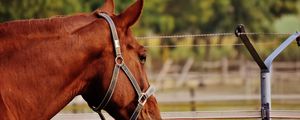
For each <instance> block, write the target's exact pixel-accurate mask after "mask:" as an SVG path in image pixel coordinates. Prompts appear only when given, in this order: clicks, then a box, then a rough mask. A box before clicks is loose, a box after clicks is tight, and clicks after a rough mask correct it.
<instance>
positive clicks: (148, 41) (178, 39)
mask: <svg viewBox="0 0 300 120" xmlns="http://www.w3.org/2000/svg"><path fill="white" fill-rule="evenodd" d="M240 34H246V35H249V36H262V37H263V36H268V37H277V36H278V37H282V36H288V35H292V33H240ZM216 37H232V39H234V38H236V39H235V40H232V41H235V42H234V43H223V42H221V43H210V44H206V43H199V42H198V43H197V44H194V43H189V44H187V42H183V43H182V41H194V40H195V39H193V40H191V39H189V40H188V39H183V38H206V39H205V41H207V40H210V41H211V40H213V39H217V38H216ZM136 39H137V40H140V41H144V42H146V44H145V47H147V48H175V47H206V46H211V47H221V46H243V45H244V44H242V43H240V42H236V40H237V39H238V38H237V37H236V35H235V33H213V34H182V35H161V36H144V37H136ZM171 39H175V40H176V42H174V44H171V45H170V44H157V42H156V44H153V43H155V42H153V41H158V42H161V41H165V40H171ZM217 41H220V40H217ZM222 41H223V40H222ZM180 42H181V43H180ZM275 43H276V42H274V41H271V42H270V41H268V42H259V43H253V44H254V45H256V46H263V45H273V44H275Z"/></svg>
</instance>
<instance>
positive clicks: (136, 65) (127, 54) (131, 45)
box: [82, 0, 161, 119]
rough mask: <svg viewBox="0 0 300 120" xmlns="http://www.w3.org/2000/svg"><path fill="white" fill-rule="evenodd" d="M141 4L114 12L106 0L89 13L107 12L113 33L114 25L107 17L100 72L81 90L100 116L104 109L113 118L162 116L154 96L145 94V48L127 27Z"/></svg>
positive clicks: (132, 21)
mask: <svg viewBox="0 0 300 120" xmlns="http://www.w3.org/2000/svg"><path fill="white" fill-rule="evenodd" d="M142 8H143V0H137V1H136V2H135V3H134V4H132V5H131V6H130V7H129V8H127V9H126V10H125V11H124V12H122V13H121V14H119V15H115V14H114V3H113V0H105V3H104V5H103V6H102V7H101V8H99V9H97V10H95V11H94V12H93V13H92V14H93V15H95V16H96V17H98V18H99V19H100V20H102V21H103V20H104V18H103V16H101V14H103V13H106V15H107V17H108V18H107V19H111V20H112V22H113V23H114V24H115V28H116V29H115V31H116V33H113V31H114V29H113V30H111V31H112V32H110V30H109V28H110V27H112V26H111V25H108V22H107V21H106V28H107V29H108V30H106V31H109V32H107V33H106V35H107V36H108V37H105V39H103V43H106V44H105V45H104V46H105V48H104V49H103V50H102V52H101V55H100V56H101V57H99V62H100V63H101V66H98V67H99V70H98V72H99V74H97V75H96V76H95V77H93V78H92V80H91V81H92V82H91V83H89V85H88V87H87V88H86V90H85V91H84V92H83V94H82V96H83V98H84V99H85V100H86V101H87V103H88V104H89V106H90V107H91V108H92V109H93V110H94V111H96V112H98V113H100V114H99V115H100V117H101V110H102V109H104V110H105V111H107V112H108V113H109V114H110V115H111V116H112V117H114V118H115V119H136V118H137V119H161V117H160V113H159V109H158V106H157V101H156V99H155V97H154V96H152V95H151V94H147V93H152V92H153V90H152V89H151V88H150V84H149V82H148V79H147V76H146V72H145V69H144V64H145V61H146V49H145V48H144V47H143V46H142V45H140V44H139V43H138V42H137V40H136V39H135V37H134V36H133V34H132V31H131V29H130V27H131V26H132V25H133V24H134V23H136V21H137V20H138V18H139V17H140V15H141V12H142ZM104 17H105V15H104ZM112 34H116V36H117V38H115V35H112ZM116 39H118V40H117V41H116ZM114 80H115V81H114ZM112 81H113V82H112ZM111 86H112V87H111ZM139 108H140V110H137V109H139ZM134 116H136V118H135V117H134Z"/></svg>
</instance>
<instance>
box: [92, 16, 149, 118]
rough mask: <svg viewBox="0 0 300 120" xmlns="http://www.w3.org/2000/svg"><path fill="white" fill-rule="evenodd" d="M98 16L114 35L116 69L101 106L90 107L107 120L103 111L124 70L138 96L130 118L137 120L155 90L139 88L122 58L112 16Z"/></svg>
mask: <svg viewBox="0 0 300 120" xmlns="http://www.w3.org/2000/svg"><path fill="white" fill-rule="evenodd" d="M98 15H99V16H100V17H102V18H104V19H105V20H106V21H107V22H108V24H109V27H110V31H111V34H112V40H113V43H114V45H113V47H114V51H115V67H114V69H113V75H112V78H111V81H110V85H109V88H108V90H107V92H106V94H105V96H104V98H103V100H102V101H101V102H100V104H99V105H98V106H90V107H91V108H92V109H93V110H94V111H95V112H97V113H98V114H99V116H100V118H101V119H102V120H105V117H104V116H103V114H102V112H101V110H102V109H104V108H105V106H106V105H107V104H108V102H109V101H110V99H111V97H112V95H113V93H114V90H115V87H116V83H117V80H118V75H119V72H120V69H122V70H123V72H124V73H125V74H126V76H127V77H128V79H129V80H130V82H131V84H132V86H133V88H134V89H135V92H136V93H137V95H138V99H137V102H138V103H137V107H136V108H135V110H134V112H133V114H132V115H131V117H130V120H136V119H137V118H138V116H139V113H140V112H141V110H142V108H143V107H144V105H145V103H146V102H147V99H148V98H149V97H150V96H151V95H153V94H154V92H155V88H154V87H152V86H150V87H149V88H148V89H147V90H146V92H142V90H141V88H140V87H139V85H138V83H137V81H136V79H135V78H134V76H133V75H132V73H131V72H130V70H129V69H128V67H127V66H126V64H125V63H124V59H123V57H122V53H121V46H120V40H119V37H118V34H117V30H116V26H115V24H114V22H113V20H112V19H111V18H110V16H108V15H107V14H105V13H98Z"/></svg>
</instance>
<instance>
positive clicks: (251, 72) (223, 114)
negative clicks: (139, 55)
mask: <svg viewBox="0 0 300 120" xmlns="http://www.w3.org/2000/svg"><path fill="white" fill-rule="evenodd" d="M242 32H244V33H239V34H241V35H245V36H246V37H248V36H247V35H267V36H275V37H276V36H293V35H294V37H293V38H291V37H290V38H289V39H287V40H290V42H292V41H294V40H296V39H297V43H298V44H299V36H300V34H299V33H295V34H293V35H292V34H290V33H246V32H245V31H242ZM235 34H237V33H216V34H196V35H174V36H152V37H137V39H139V40H144V41H147V40H149V39H156V40H161V39H173V38H176V39H180V38H193V37H215V36H233V35H235ZM245 36H244V37H245ZM237 37H239V36H237ZM241 39H245V38H241ZM292 39H293V40H292ZM248 40H249V38H248ZM287 40H286V41H287ZM148 42H149V41H148ZM259 44H262V45H261V46H264V45H265V44H269V42H268V43H258V44H257V43H256V44H255V45H259ZM271 44H272V43H271ZM283 44H284V48H285V47H287V46H288V45H289V44H290V43H283ZM283 44H282V45H283ZM282 45H281V46H280V47H279V48H281V50H283V49H284V48H283V47H282ZM205 46H207V45H203V44H189V45H186V44H182V45H157V44H155V45H149V44H148V43H147V45H146V47H148V48H172V47H176V48H180V47H205ZM211 46H214V47H218V46H244V44H242V43H232V44H213V45H211ZM246 46H247V45H246ZM247 47H248V46H247ZM248 50H249V52H250V53H251V54H258V53H257V52H256V51H255V49H254V50H253V49H248ZM253 52H254V53H253ZM280 52H281V51H280ZM280 52H278V51H277V53H276V55H275V56H274V55H273V54H274V53H273V54H272V55H273V57H274V58H275V57H276V56H277V55H278V54H279V53H280ZM274 58H273V59H274ZM254 59H255V61H256V62H257V61H258V60H257V59H261V58H259V55H258V56H254ZM228 61H229V60H228V59H227V58H224V59H221V60H220V61H219V62H211V61H203V65H202V66H200V67H202V68H205V69H206V70H207V69H208V70H207V71H208V72H205V73H204V72H202V73H201V75H199V72H198V73H195V72H193V71H192V70H191V69H192V65H193V63H194V60H193V59H190V58H189V59H188V60H187V61H186V63H185V64H184V66H177V67H175V68H174V66H176V65H173V61H172V60H166V61H165V63H164V64H163V66H162V68H161V70H160V71H159V72H158V73H157V75H156V77H152V76H150V79H154V80H155V81H152V82H153V84H154V85H155V86H157V87H158V89H159V90H162V91H163V90H165V89H168V84H170V83H171V85H169V86H172V87H174V86H175V87H177V88H178V87H182V86H186V84H187V80H195V81H197V84H216V83H217V84H220V85H224V84H227V83H228V82H229V79H232V78H234V77H236V76H239V78H238V79H242V80H241V81H242V83H240V84H245V91H244V92H242V93H244V94H231V95H226V94H225V95H221V94H220V95H206V96H205V97H203V96H202V95H201V94H200V95H197V91H195V90H194V89H193V87H192V88H189V89H187V90H186V91H185V92H184V94H180V93H179V94H180V95H177V94H175V95H172V94H168V93H165V94H157V98H158V102H159V103H174V104H176V103H190V106H191V111H180V112H177V111H174V112H162V113H161V114H162V118H163V119H271V118H272V119H300V110H275V109H274V110H273V109H271V107H270V109H267V110H265V109H264V107H263V106H262V107H261V108H259V109H257V110H224V111H197V110H195V106H193V105H194V104H195V103H196V102H207V101H241V100H246V101H247V100H250V101H251V100H252V101H261V102H266V101H265V100H262V99H263V97H262V96H266V95H264V94H269V95H267V98H265V99H268V101H267V102H269V103H270V104H271V100H274V101H288V100H291V101H299V100H300V95H299V94H288V95H286V94H273V95H272V97H271V92H270V90H271V89H270V88H268V86H269V87H270V84H271V83H270V82H269V83H263V85H262V84H261V83H259V82H260V81H257V80H256V83H258V84H261V86H256V90H258V89H260V90H262V91H264V92H261V94H253V93H252V92H251V91H253V89H251V88H252V87H253V85H252V86H251V84H253V83H251V81H253V80H252V79H249V76H251V77H252V78H253V77H254V78H256V79H258V78H260V75H259V74H258V71H259V67H257V65H256V64H258V65H260V64H265V63H259V62H261V61H258V62H257V63H255V62H253V61H252V62H246V64H245V61H236V62H228ZM232 63H234V65H232ZM236 64H238V65H239V66H242V67H241V68H240V69H238V70H237V71H234V72H233V71H232V70H231V71H230V70H229V69H231V68H234V67H232V66H235V65H236ZM268 64H272V61H271V63H268ZM260 67H261V66H260ZM216 68H219V69H220V72H215V69H216ZM176 69H177V70H176ZM209 69H213V70H211V71H212V72H210V70H209ZM271 69H272V72H273V74H272V77H273V79H274V80H275V81H276V82H280V83H282V84H284V83H285V82H284V81H281V80H279V78H280V79H289V78H290V77H291V76H293V77H295V78H296V80H299V79H297V78H300V74H299V73H300V72H299V70H300V63H299V60H297V61H296V62H295V63H292V64H290V63H280V62H275V63H274V67H272V68H271ZM285 70H294V72H293V73H291V72H284V71H285ZM170 71H173V73H172V72H170ZM174 71H177V72H174ZM214 72H215V73H214ZM193 73H194V74H193ZM229 73H231V74H233V76H230V75H231V74H229ZM151 74H153V73H152V72H151V70H150V75H151ZM251 77H250V78H251ZM166 78H168V79H175V80H174V81H171V82H166ZM205 78H210V79H209V80H206V79H205ZM199 79H201V80H199ZM214 79H215V81H214V82H213V80H214ZM233 81H234V80H233ZM241 81H239V82H241ZM261 81H263V80H261ZM230 82H232V81H230ZM239 82H237V83H238V84H239ZM256 85H257V84H256ZM264 85H267V86H264ZM266 92H267V93H266ZM174 98H176V99H174ZM83 102H84V101H83V100H81V99H80V98H79V99H77V103H83ZM74 103H76V101H75V102H74V101H73V104H74ZM71 104H72V103H71ZM260 104H262V103H260ZM260 109H261V110H260ZM105 116H107V118H110V119H112V118H111V117H109V115H108V114H105ZM59 119H64V120H69V119H70V120H71V119H72V120H74V119H75V120H76V119H80V120H84V119H88V120H92V119H99V116H98V115H97V114H95V113H77V114H72V113H66V114H64V113H60V114H58V115H56V116H55V117H54V118H53V120H59Z"/></svg>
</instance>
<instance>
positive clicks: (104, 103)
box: [92, 65, 120, 112]
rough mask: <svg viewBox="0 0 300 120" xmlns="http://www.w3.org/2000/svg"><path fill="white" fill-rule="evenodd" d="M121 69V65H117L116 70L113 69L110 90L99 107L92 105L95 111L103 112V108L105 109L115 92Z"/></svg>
mask: <svg viewBox="0 0 300 120" xmlns="http://www.w3.org/2000/svg"><path fill="white" fill-rule="evenodd" d="M119 71H120V67H119V66H117V65H115V67H114V71H113V76H112V78H111V81H110V84H109V87H108V90H107V92H106V94H105V96H104V98H103V100H102V101H101V103H100V105H99V106H98V107H92V108H93V110H94V111H96V112H101V109H103V108H104V107H105V106H106V105H107V103H108V102H109V101H110V99H111V97H112V95H113V93H114V90H115V87H116V83H117V80H118V75H119Z"/></svg>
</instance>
